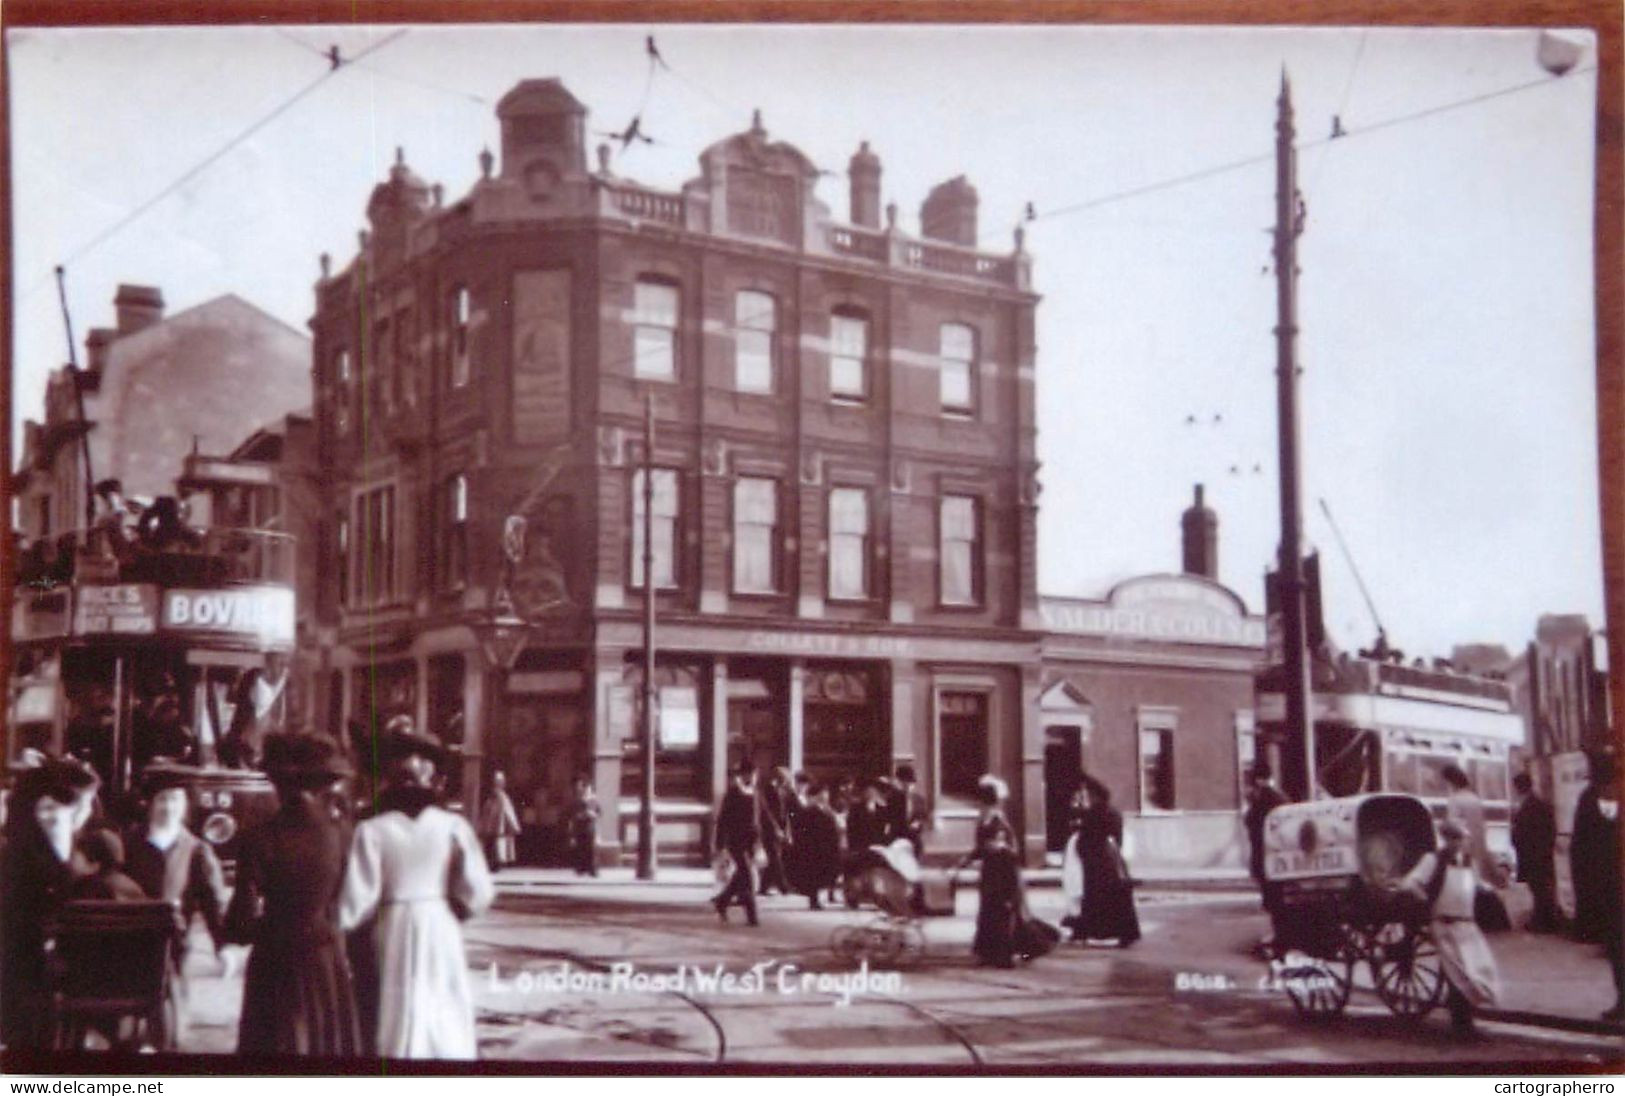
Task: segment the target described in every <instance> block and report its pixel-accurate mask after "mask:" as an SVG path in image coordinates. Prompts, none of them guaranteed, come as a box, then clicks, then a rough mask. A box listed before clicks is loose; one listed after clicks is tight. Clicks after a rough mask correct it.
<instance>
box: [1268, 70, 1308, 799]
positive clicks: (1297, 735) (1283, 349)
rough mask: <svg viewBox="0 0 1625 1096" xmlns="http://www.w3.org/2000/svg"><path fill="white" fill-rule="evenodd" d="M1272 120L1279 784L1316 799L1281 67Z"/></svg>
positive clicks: (1288, 113) (1299, 208)
mask: <svg viewBox="0 0 1625 1096" xmlns="http://www.w3.org/2000/svg"><path fill="white" fill-rule="evenodd" d="M1276 105H1277V108H1278V110H1277V114H1276V119H1275V301H1276V315H1277V319H1276V324H1275V400H1276V418H1277V425H1278V430H1279V444H1280V461H1281V547H1280V560H1279V570H1278V571H1277V573H1276V575H1277V578H1276V582H1277V585H1276V592H1277V595H1278V597H1279V599H1280V600H1279V604H1280V607H1281V618H1282V633H1283V635H1282V640H1283V643H1282V648H1283V655H1284V657H1283V659H1282V666H1281V670H1282V673H1283V675H1284V677H1285V681H1284V683H1283V684H1284V686H1285V688H1284V690H1283V691H1284V693H1285V700H1286V747H1287V753H1288V756H1289V757H1290V758H1291V760H1290V761H1289V763H1288V764H1287V765H1286V766H1285V768H1286V769H1287V771H1286V772H1285V773H1283V774H1282V775H1283V777H1284V778H1285V783H1286V791H1287V793H1288V794H1289V795H1292V796H1294V797H1295V798H1297V799H1314V798H1316V790H1317V781H1316V780H1315V722H1314V716H1313V711H1314V699H1313V696H1312V694H1311V687H1310V679H1309V643H1308V628H1307V622H1306V621H1305V617H1304V569H1303V508H1302V497H1303V496H1302V490H1303V489H1302V483H1301V469H1300V467H1299V449H1300V446H1299V423H1298V373H1299V369H1298V237H1299V236H1300V235H1302V233H1303V224H1304V215H1305V207H1304V203H1303V195H1302V194H1300V193H1299V192H1298V155H1297V151H1296V150H1295V149H1294V148H1293V147H1292V141H1293V137H1294V136H1295V134H1294V131H1293V127H1292V84H1291V82H1290V81H1289V80H1288V79H1287V75H1286V69H1284V68H1283V69H1282V70H1281V97H1280V99H1279V100H1277V104H1276Z"/></svg>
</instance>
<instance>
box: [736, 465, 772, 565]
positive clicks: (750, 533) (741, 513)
mask: <svg viewBox="0 0 1625 1096" xmlns="http://www.w3.org/2000/svg"><path fill="white" fill-rule="evenodd" d="M733 494H734V500H733V501H734V544H733V550H734V552H733V554H734V559H733V563H734V590H735V591H737V592H738V593H742V594H767V593H772V592H773V591H774V590H775V589H776V588H777V574H776V570H777V569H776V568H775V567H774V560H775V558H776V555H777V553H776V552H775V551H774V545H775V544H776V543H777V542H778V496H779V485H778V483H777V482H776V481H774V480H770V479H759V478H756V477H749V476H746V477H741V478H740V479H739V480H738V482H736V483H735V484H734V492H733Z"/></svg>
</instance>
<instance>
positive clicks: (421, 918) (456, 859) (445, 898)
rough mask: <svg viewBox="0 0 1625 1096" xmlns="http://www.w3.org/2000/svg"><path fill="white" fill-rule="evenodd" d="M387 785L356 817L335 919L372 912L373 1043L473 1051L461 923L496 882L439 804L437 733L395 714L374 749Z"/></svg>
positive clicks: (426, 1052) (360, 918)
mask: <svg viewBox="0 0 1625 1096" xmlns="http://www.w3.org/2000/svg"><path fill="white" fill-rule="evenodd" d="M375 756H376V757H377V758H378V761H379V764H381V765H382V766H383V767H384V769H385V772H386V778H387V782H388V784H387V787H386V789H385V790H384V792H383V793H382V794H381V795H380V796H379V797H378V803H377V812H376V814H374V816H373V817H372V818H369V819H368V820H366V821H365V822H362V823H361V824H360V825H358V826H357V827H356V831H355V841H354V843H353V844H352V846H351V849H350V863H349V867H348V870H347V871H346V873H345V879H344V893H343V898H342V901H341V905H340V919H341V921H342V924H343V926H344V928H345V930H346V931H349V930H353V929H356V928H359V927H361V926H362V925H365V924H366V923H367V922H369V921H372V922H373V924H372V926H371V934H372V943H373V950H374V953H375V955H376V959H377V966H376V970H377V975H376V977H377V987H376V989H377V994H376V998H375V1003H376V1010H377V1045H376V1051H377V1053H378V1054H379V1055H381V1056H383V1057H386V1058H465V1059H466V1058H474V1057H476V1050H477V1047H476V1043H475V1038H474V997H473V991H472V987H471V985H470V981H469V974H468V959H467V956H466V955H465V954H464V951H463V934H462V929H461V927H460V925H459V922H460V921H465V920H467V919H469V918H470V917H474V916H476V915H477V914H479V913H481V912H482V911H484V910H485V908H486V907H487V906H489V905H490V904H491V898H492V896H493V892H494V888H493V886H492V883H491V873H490V871H489V870H488V868H487V867H486V863H485V856H484V854H483V853H482V852H481V851H480V843H479V839H478V838H476V837H475V835H474V830H473V828H472V827H471V826H469V824H468V822H467V821H466V820H465V819H464V818H463V817H462V816H461V815H459V814H455V813H453V812H451V811H448V810H445V809H444V808H442V807H440V806H438V805H437V802H436V799H437V796H436V794H435V792H434V789H433V785H434V777H435V770H436V768H437V767H438V766H439V765H440V763H441V761H442V758H443V753H442V750H441V748H440V745H439V743H437V742H435V741H434V740H433V739H430V738H426V737H424V736H422V735H419V734H417V733H416V732H415V731H414V730H413V728H412V724H411V720H410V719H408V718H406V717H404V716H399V717H396V719H393V720H391V721H390V723H389V725H388V727H387V728H386V729H385V731H384V733H383V734H382V735H381V736H380V737H379V740H378V743H377V747H376V754H375Z"/></svg>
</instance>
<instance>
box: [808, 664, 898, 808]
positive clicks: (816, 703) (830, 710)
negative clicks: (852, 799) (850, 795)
mask: <svg viewBox="0 0 1625 1096" xmlns="http://www.w3.org/2000/svg"><path fill="white" fill-rule="evenodd" d="M879 702H880V697H879V691H878V690H877V688H876V682H875V679H874V676H873V675H872V674H871V673H870V672H869V671H867V670H864V669H861V668H858V667H845V666H809V667H807V669H806V670H805V671H804V675H803V677H802V713H803V714H802V719H803V724H802V725H803V737H802V759H803V766H804V767H805V768H806V770H807V772H808V773H809V774H810V775H811V776H812V777H813V779H815V780H821V781H834V780H840V779H842V778H852V779H861V778H864V777H871V776H879V775H881V774H882V773H884V772H885V771H886V759H887V751H888V744H887V743H886V741H885V740H884V738H883V735H882V731H881V727H882V726H883V724H882V723H881V720H880V713H879V711H878V706H879Z"/></svg>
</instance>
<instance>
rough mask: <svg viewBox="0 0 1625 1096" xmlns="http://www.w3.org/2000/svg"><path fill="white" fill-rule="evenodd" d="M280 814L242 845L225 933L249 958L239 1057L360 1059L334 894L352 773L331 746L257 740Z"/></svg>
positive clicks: (306, 738)
mask: <svg viewBox="0 0 1625 1096" xmlns="http://www.w3.org/2000/svg"><path fill="white" fill-rule="evenodd" d="M265 771H266V775H267V776H269V777H270V778H271V782H272V783H273V784H274V785H276V790H277V797H278V798H279V799H280V800H281V807H280V809H279V810H278V811H277V813H276V814H274V815H272V816H271V817H270V818H269V819H267V820H266V821H265V822H264V823H262V824H261V825H260V826H258V827H256V828H255V829H253V830H250V831H249V832H248V833H246V834H245V835H244V837H243V844H242V850H241V854H240V856H239V859H238V862H237V890H236V893H234V894H233V895H232V901H231V908H230V910H229V911H228V913H227V915H226V926H227V932H228V935H229V936H230V938H231V939H233V940H235V941H237V942H239V943H247V944H252V945H253V947H254V951H253V954H252V955H251V956H250V957H249V960H248V970H247V978H246V982H245V985H244V987H243V1009H242V1015H241V1019H240V1021H239V1024H238V1035H237V1050H238V1052H239V1053H242V1054H303V1055H321V1056H324V1057H347V1056H353V1055H356V1054H360V1053H362V1050H363V1046H362V1042H361V1027H360V1024H359V1022H358V1021H357V1018H356V1007H355V995H354V989H353V987H352V984H351V978H350V965H349V962H348V961H347V960H346V958H345V954H344V937H343V935H342V934H341V933H340V931H339V917H338V905H339V893H340V888H341V887H342V885H343V878H344V867H345V861H346V857H347V855H348V852H349V845H350V829H349V825H348V823H347V822H346V821H345V819H344V815H343V811H342V810H341V809H340V808H339V807H338V803H339V802H340V801H341V794H340V785H341V784H342V782H343V781H344V780H345V779H346V778H347V777H349V776H351V775H353V770H352V768H351V766H350V763H349V762H348V760H346V759H345V757H344V755H343V754H342V753H341V752H340V750H339V748H338V746H337V745H336V744H335V743H334V742H332V741H330V740H329V739H326V738H321V737H318V736H315V735H305V734H284V735H273V736H271V737H269V738H267V739H266V751H265Z"/></svg>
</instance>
